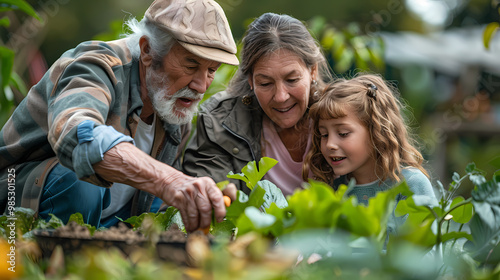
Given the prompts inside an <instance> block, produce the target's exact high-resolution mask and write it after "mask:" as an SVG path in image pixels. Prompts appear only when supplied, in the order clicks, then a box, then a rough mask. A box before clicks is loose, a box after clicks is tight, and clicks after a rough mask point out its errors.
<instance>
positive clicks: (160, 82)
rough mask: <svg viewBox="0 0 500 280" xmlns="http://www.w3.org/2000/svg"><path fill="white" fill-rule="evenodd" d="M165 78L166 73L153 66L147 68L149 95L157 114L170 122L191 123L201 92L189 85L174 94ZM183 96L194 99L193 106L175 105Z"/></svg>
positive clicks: (196, 110)
mask: <svg viewBox="0 0 500 280" xmlns="http://www.w3.org/2000/svg"><path fill="white" fill-rule="evenodd" d="M165 80H166V79H165V75H163V74H161V73H157V72H156V71H154V70H152V69H151V68H148V69H147V70H146V87H147V89H148V96H149V99H150V100H151V103H152V104H153V108H154V110H155V112H156V114H158V116H159V117H160V119H162V120H163V121H164V122H166V123H169V124H178V125H182V124H187V123H189V122H190V121H191V120H192V119H193V117H194V115H195V114H196V113H197V112H198V103H199V102H200V100H201V94H199V93H196V92H194V91H192V90H191V89H189V88H188V87H187V86H186V87H185V88H182V89H180V90H179V91H177V92H176V93H174V94H170V93H169V88H168V85H167V83H166V81H165ZM183 97H184V98H189V99H192V100H194V101H193V104H192V105H191V107H189V108H186V107H178V106H175V102H176V101H177V99H178V98H183Z"/></svg>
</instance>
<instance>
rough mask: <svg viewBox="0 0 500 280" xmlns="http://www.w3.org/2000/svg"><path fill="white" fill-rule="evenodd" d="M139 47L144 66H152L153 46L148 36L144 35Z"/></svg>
mask: <svg viewBox="0 0 500 280" xmlns="http://www.w3.org/2000/svg"><path fill="white" fill-rule="evenodd" d="M139 47H140V49H141V58H140V59H141V62H142V64H143V65H144V66H150V65H151V63H152V61H153V56H152V55H151V46H150V45H149V40H148V38H147V37H146V36H142V37H141V38H140V39H139Z"/></svg>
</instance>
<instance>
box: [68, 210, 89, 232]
mask: <svg viewBox="0 0 500 280" xmlns="http://www.w3.org/2000/svg"><path fill="white" fill-rule="evenodd" d="M72 221H73V222H76V223H77V224H79V225H81V226H84V227H86V228H88V229H89V231H90V235H93V234H94V232H95V230H96V227H95V226H92V225H89V224H86V223H85V222H84V221H83V215H82V214H81V213H74V214H71V216H69V219H68V223H69V222H72Z"/></svg>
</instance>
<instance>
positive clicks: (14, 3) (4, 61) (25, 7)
mask: <svg viewBox="0 0 500 280" xmlns="http://www.w3.org/2000/svg"><path fill="white" fill-rule="evenodd" d="M12 10H19V11H22V12H24V13H26V14H27V15H29V16H32V17H34V18H36V19H38V20H41V19H40V17H39V16H38V14H37V13H36V12H35V10H34V9H33V7H31V5H30V4H28V3H27V2H26V1H24V0H0V12H6V11H12ZM0 26H1V27H9V26H10V20H9V18H8V17H2V18H1V19H0ZM14 57H15V53H14V51H13V50H11V49H9V48H7V47H5V46H0V109H1V110H0V127H2V126H3V124H4V123H5V122H6V121H7V119H8V118H9V117H10V115H11V113H12V110H13V108H14V107H15V106H16V104H15V102H14V100H13V93H12V88H14V89H16V90H18V91H19V92H21V93H22V94H26V92H27V90H26V86H25V84H24V82H23V80H22V79H21V77H20V76H19V75H18V74H17V73H16V72H15V71H14V70H13V66H14Z"/></svg>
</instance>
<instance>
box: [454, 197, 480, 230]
mask: <svg viewBox="0 0 500 280" xmlns="http://www.w3.org/2000/svg"><path fill="white" fill-rule="evenodd" d="M463 201H465V198H463V197H461V196H458V197H456V198H455V199H453V201H452V203H451V205H450V208H453V207H454V206H456V205H457V204H459V203H462V202H463ZM450 215H452V216H453V220H454V221H455V222H457V223H461V224H465V223H468V222H469V221H470V219H471V218H472V215H474V207H473V206H472V203H467V204H464V205H462V206H460V207H458V208H456V209H455V210H453V211H451V212H450Z"/></svg>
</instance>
